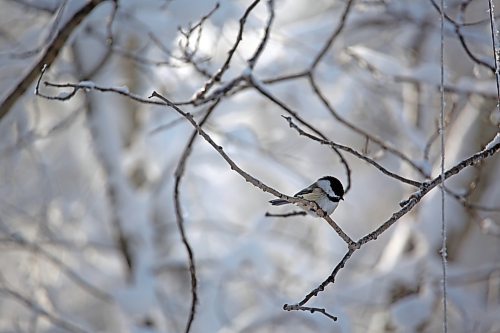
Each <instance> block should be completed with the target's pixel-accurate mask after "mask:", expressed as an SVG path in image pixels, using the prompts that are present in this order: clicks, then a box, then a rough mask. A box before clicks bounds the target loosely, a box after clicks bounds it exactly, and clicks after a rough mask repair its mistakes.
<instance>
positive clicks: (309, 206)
mask: <svg viewBox="0 0 500 333" xmlns="http://www.w3.org/2000/svg"><path fill="white" fill-rule="evenodd" d="M152 97H156V98H159V99H160V100H162V101H163V102H165V104H166V105H167V106H169V107H170V108H172V109H174V110H175V111H176V112H177V113H179V114H180V115H182V116H183V117H184V118H186V119H187V120H188V121H189V122H190V123H191V125H192V126H193V127H194V128H196V130H197V131H198V134H199V135H201V136H202V137H203V139H205V141H207V142H208V143H209V144H210V145H211V146H212V147H213V148H214V149H215V150H216V151H217V152H218V153H219V155H221V156H222V158H223V159H224V160H225V161H226V162H227V163H228V164H229V166H230V167H231V170H233V171H235V172H237V173H238V174H239V175H240V176H242V177H243V178H244V179H245V180H246V181H247V182H249V183H251V184H252V185H254V186H255V187H258V188H259V189H261V190H262V191H264V192H267V193H271V194H273V195H274V196H276V197H278V198H280V199H284V200H286V201H288V202H290V203H300V204H302V205H303V206H304V208H305V210H311V211H313V212H315V213H316V214H317V215H318V216H319V217H321V218H323V219H324V220H325V221H327V222H328V224H330V226H332V228H333V229H334V230H335V231H336V232H337V234H338V235H339V236H340V237H341V238H342V239H343V240H344V242H345V243H346V244H348V246H349V247H351V246H356V245H355V242H354V241H353V240H352V239H351V238H350V237H349V236H348V235H347V234H346V233H345V232H344V231H343V230H342V229H341V228H340V227H339V226H338V225H337V223H335V221H333V220H332V219H331V218H330V217H329V216H328V215H327V214H326V213H325V212H324V211H323V210H322V209H321V208H320V207H319V206H318V204H317V203H316V202H314V201H308V200H305V199H302V198H296V197H290V196H287V195H285V194H283V193H280V192H278V191H277V190H275V189H274V188H272V187H269V186H267V185H266V184H264V183H263V182H261V181H260V180H258V179H257V178H255V177H253V176H252V175H250V174H249V173H247V172H245V171H244V170H243V169H241V168H240V167H239V166H238V165H237V164H236V163H235V162H234V161H233V160H232V159H231V158H230V157H229V156H228V155H227V154H226V152H225V151H224V149H223V147H222V146H219V145H218V144H216V143H215V141H214V140H213V139H212V138H211V137H210V136H209V135H208V134H207V133H206V132H205V131H204V130H203V129H202V128H201V127H200V126H199V125H198V123H196V121H195V120H194V118H193V115H192V114H190V113H187V112H184V111H182V110H181V109H180V108H179V107H178V106H177V105H175V104H174V103H172V102H171V101H169V100H168V99H167V98H166V97H164V96H162V95H160V94H158V93H157V92H156V91H153V93H152V94H151V96H150V98H152Z"/></svg>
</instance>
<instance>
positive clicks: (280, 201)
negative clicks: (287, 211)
mask: <svg viewBox="0 0 500 333" xmlns="http://www.w3.org/2000/svg"><path fill="white" fill-rule="evenodd" d="M269 203H270V204H271V205H273V206H281V205H286V204H288V203H289V202H288V201H286V200H283V199H274V200H271V201H269Z"/></svg>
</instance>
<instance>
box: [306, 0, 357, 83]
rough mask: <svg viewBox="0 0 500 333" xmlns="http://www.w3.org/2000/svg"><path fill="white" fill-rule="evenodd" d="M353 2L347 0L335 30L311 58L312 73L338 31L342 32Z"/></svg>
mask: <svg viewBox="0 0 500 333" xmlns="http://www.w3.org/2000/svg"><path fill="white" fill-rule="evenodd" d="M353 4H354V0H348V1H347V4H346V6H345V8H344V11H343V12H342V16H341V17H340V22H339V24H338V25H337V27H336V28H335V30H334V31H333V33H332V34H331V35H330V38H328V40H327V41H326V43H325V45H323V47H322V48H321V50H320V51H319V53H318V54H317V55H316V57H315V58H314V60H313V62H312V64H311V67H310V73H312V72H313V71H314V69H315V68H316V67H317V66H318V64H319V62H320V61H321V59H323V57H324V56H325V54H326V53H327V52H328V50H329V49H330V48H331V47H332V45H333V42H334V41H335V39H337V37H338V36H339V35H340V33H341V32H342V30H343V29H344V27H345V23H346V21H347V16H348V15H349V13H350V12H351V8H352V5H353Z"/></svg>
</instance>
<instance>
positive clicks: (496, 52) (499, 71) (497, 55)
mask: <svg viewBox="0 0 500 333" xmlns="http://www.w3.org/2000/svg"><path fill="white" fill-rule="evenodd" d="M488 9H489V12H490V28H491V45H492V47H493V59H494V60H495V81H496V84H497V112H500V82H499V81H500V80H499V75H500V68H499V67H500V66H499V62H500V49H499V48H498V41H497V39H496V38H495V35H497V34H498V30H497V26H496V24H495V13H494V5H493V3H492V0H488Z"/></svg>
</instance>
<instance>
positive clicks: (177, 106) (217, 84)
mask: <svg viewBox="0 0 500 333" xmlns="http://www.w3.org/2000/svg"><path fill="white" fill-rule="evenodd" d="M260 2H261V1H260V0H255V1H253V2H252V3H251V4H250V5H249V6H248V7H247V8H246V10H245V11H244V13H243V16H242V17H241V18H240V20H239V29H238V33H237V36H236V40H235V41H234V43H233V44H232V46H231V47H230V49H229V51H228V55H227V57H226V58H225V59H224V62H223V63H222V64H221V65H220V67H219V68H218V69H217V70H215V71H213V72H212V71H210V70H208V69H206V68H204V67H203V66H202V62H203V61H201V60H200V58H197V56H196V55H197V52H198V44H199V40H200V38H202V27H203V23H204V22H205V21H206V20H207V18H209V17H210V15H212V14H213V13H214V12H215V10H216V9H217V8H218V6H216V7H215V8H214V10H212V11H211V12H210V13H208V14H207V15H206V16H204V17H203V18H202V19H201V20H200V22H199V23H198V24H195V25H194V26H192V27H190V28H189V29H185V30H182V32H183V35H184V37H185V38H186V40H185V42H183V43H180V44H179V46H180V48H181V50H182V52H181V54H182V57H180V58H178V59H177V60H181V61H183V62H185V63H188V64H191V65H192V66H193V68H194V69H195V70H196V71H197V72H198V73H199V74H200V75H201V76H202V77H204V78H206V81H205V83H204V84H203V85H202V86H201V88H200V89H198V90H197V91H195V92H194V93H193V97H192V98H191V99H189V100H186V101H172V100H170V99H169V98H167V97H166V96H163V95H161V94H160V93H158V92H153V94H152V95H151V96H150V97H152V98H144V97H141V96H138V95H135V94H133V93H130V92H129V91H128V90H125V89H121V88H114V87H104V86H100V85H97V84H94V83H91V82H80V83H63V84H60V83H53V82H48V81H43V75H44V74H45V69H43V70H42V73H41V75H40V77H39V79H38V82H37V85H36V93H37V95H39V96H41V97H44V98H47V99H50V100H59V101H65V100H69V99H71V98H73V97H74V96H75V95H76V93H77V92H79V91H82V90H83V91H86V90H95V91H99V92H103V93H114V94H120V95H122V96H124V97H125V98H129V99H131V100H134V101H136V102H138V103H147V104H155V105H164V106H166V107H168V108H170V109H172V110H175V112H177V113H178V114H179V115H180V116H181V117H182V118H184V119H185V120H187V121H188V122H189V123H190V124H191V125H192V126H193V128H194V129H195V131H194V132H193V135H192V136H191V138H190V140H189V142H188V144H187V145H186V148H185V150H184V152H183V154H182V158H181V161H180V163H179V167H178V169H177V172H176V187H175V196H174V199H175V204H176V212H177V222H178V227H179V231H180V233H181V235H182V240H183V243H184V245H185V247H186V249H187V252H188V253H189V266H190V272H191V275H190V276H191V286H192V305H191V311H190V316H189V319H188V323H187V326H186V332H188V331H189V330H190V327H191V323H192V321H193V319H194V314H195V309H196V301H197V294H196V285H197V283H196V268H195V261H194V254H193V253H192V250H191V247H190V244H189V241H188V238H187V236H186V233H185V230H184V227H183V218H182V211H181V209H180V180H181V177H182V174H183V170H184V166H185V163H186V161H187V158H188V156H189V154H190V150H191V146H192V144H193V142H194V140H195V138H196V133H197V134H198V135H199V136H201V137H202V138H203V140H205V141H206V142H207V143H208V144H209V145H210V146H211V147H212V148H213V149H214V150H215V151H216V152H217V153H218V154H219V155H220V156H221V158H223V159H224V160H225V161H226V162H227V164H228V165H229V167H230V168H231V170H233V171H234V172H236V173H237V174H239V175H240V176H241V177H242V178H243V179H244V180H245V181H246V182H248V183H250V184H252V185H253V186H254V187H256V188H258V189H260V190H261V191H263V192H266V193H270V194H272V195H274V196H276V197H279V198H282V199H286V200H288V201H289V202H292V203H301V204H304V205H306V206H307V207H308V208H309V209H311V210H313V211H316V212H317V214H318V215H319V216H320V217H321V218H323V219H324V220H325V221H326V222H327V223H328V224H329V225H330V226H332V228H333V229H334V230H335V232H336V233H337V234H338V235H339V237H340V238H341V239H342V240H343V241H344V242H345V243H346V246H347V252H346V253H345V255H344V257H343V258H342V259H341V260H340V262H339V263H338V264H337V265H336V266H335V268H334V269H333V271H332V272H331V274H330V275H329V276H328V277H327V278H326V279H325V280H324V281H323V282H322V283H321V284H320V285H319V286H318V287H317V288H315V289H314V290H312V291H311V292H310V293H309V294H307V295H306V296H305V297H304V298H303V299H302V300H301V301H300V302H298V303H296V304H285V305H284V307H283V308H284V310H287V311H292V310H301V311H310V312H318V313H322V314H323V315H325V316H327V317H329V318H331V319H336V318H335V317H334V316H333V315H331V314H329V313H328V312H327V311H326V310H325V309H323V308H316V307H309V306H306V304H307V303H308V302H309V300H310V299H311V298H312V297H314V296H317V295H318V294H319V293H320V292H322V291H323V290H324V289H325V287H326V286H328V285H329V284H332V283H334V282H335V279H336V277H337V274H338V273H339V272H340V271H341V269H342V268H343V267H344V266H345V265H346V264H347V263H348V261H349V258H351V256H352V255H353V254H354V253H355V252H356V251H357V250H358V249H360V248H361V247H362V246H363V245H364V244H366V243H368V242H370V241H374V240H376V239H377V238H378V237H379V236H380V235H381V234H382V233H383V232H385V231H386V230H387V229H388V228H390V227H391V226H392V225H393V224H394V223H396V222H397V221H398V220H399V219H400V218H401V217H402V216H404V215H405V214H407V213H408V212H409V211H411V210H412V209H413V208H414V207H415V206H416V205H417V204H418V203H419V202H420V200H421V199H422V198H423V197H424V196H425V195H426V194H427V193H428V192H429V191H431V190H432V189H433V188H435V187H436V186H438V185H440V184H441V181H442V180H441V179H440V177H436V178H431V175H430V174H428V173H427V172H426V171H425V170H424V169H423V168H422V167H421V166H420V165H418V164H417V163H415V161H414V159H412V157H411V156H408V155H407V154H406V153H405V152H403V151H401V150H399V149H398V148H396V147H393V146H392V145H391V144H390V143H388V142H385V141H384V140H382V139H380V138H378V137H377V136H376V135H375V134H373V133H370V132H368V131H366V130H364V129H362V128H360V127H358V126H356V124H354V123H352V122H350V121H349V120H348V119H345V118H344V117H342V116H341V115H340V114H339V113H338V112H337V111H336V110H335V109H334V107H333V106H332V105H331V103H330V102H329V101H328V99H327V97H326V96H325V95H324V93H323V91H322V89H321V87H320V85H319V84H318V82H317V79H316V75H317V71H318V68H319V65H320V63H321V62H322V60H323V59H324V57H325V55H326V54H327V53H328V52H329V51H330V50H331V49H332V47H333V45H334V43H335V41H336V40H337V38H338V37H339V36H340V35H341V34H342V32H343V30H344V29H345V26H346V24H347V21H348V19H349V15H350V13H351V12H352V11H353V8H354V1H353V0H349V1H347V2H346V4H345V7H344V9H343V11H342V13H341V14H340V18H339V20H338V23H337V24H336V25H335V26H334V28H333V30H332V32H331V34H330V35H329V37H328V39H327V40H326V41H325V43H324V45H323V46H322V47H321V49H320V50H319V52H318V53H317V54H316V55H315V56H314V57H312V61H311V63H310V64H309V65H308V66H306V68H305V69H304V70H299V71H297V72H296V73H294V74H290V75H284V76H281V77H276V78H268V79H259V78H258V77H257V76H256V74H255V73H254V72H253V71H254V68H255V67H256V66H257V64H258V61H259V57H260V56H261V55H262V54H263V52H265V49H266V45H267V43H268V41H269V39H270V36H271V34H272V24H273V20H274V16H275V10H274V1H272V0H269V1H267V11H268V18H267V21H266V23H265V25H264V28H263V30H264V33H263V37H262V38H261V40H260V42H259V43H258V45H257V47H256V48H255V50H254V52H253V55H252V56H251V57H250V58H249V59H248V60H247V67H246V68H245V69H244V70H242V71H241V73H240V74H239V75H235V76H234V77H232V78H229V79H226V81H223V77H224V75H225V74H226V73H227V72H228V69H229V68H230V66H231V63H232V61H233V57H234V54H235V53H236V51H237V50H238V48H239V47H240V42H241V40H242V38H243V35H244V31H245V26H246V22H247V19H248V17H249V16H250V15H251V13H252V11H253V10H254V8H255V7H256V6H257V5H258V4H259V3H260ZM448 20H449V21H450V22H451V23H452V24H454V25H455V24H456V22H454V21H452V20H450V19H448ZM194 32H197V33H198V35H197V37H196V38H195V44H194V46H192V44H190V43H189V40H190V38H191V37H192V34H193V33H194ZM457 34H458V37H459V38H460V40H461V41H462V40H463V35H462V34H461V33H460V29H459V28H457ZM150 38H151V39H153V40H156V41H157V43H156V44H157V45H158V47H162V46H161V43H159V41H158V39H157V38H156V37H155V36H154V35H151V34H150ZM462 45H464V48H465V50H466V51H467V50H469V48H468V46H467V44H466V43H465V42H464V41H462ZM165 53H166V54H169V55H170V54H171V53H170V51H169V50H166V49H165ZM467 53H468V54H469V55H470V56H471V59H473V60H474V61H477V59H476V57H475V56H473V55H471V53H470V52H467ZM478 63H480V64H482V65H484V66H488V64H487V63H482V62H478ZM302 78H306V79H307V80H308V82H309V86H310V88H311V91H312V93H313V94H314V96H315V97H316V98H317V99H318V100H319V101H320V102H321V104H322V105H323V107H324V109H325V110H326V111H327V112H328V114H330V115H331V116H332V117H333V119H335V120H336V121H338V122H339V123H340V124H342V125H343V126H345V127H346V128H348V129H350V130H352V131H353V132H354V133H357V134H358V135H360V136H362V137H363V138H365V139H366V141H367V142H372V143H374V144H376V145H378V146H379V147H380V148H381V149H383V150H385V151H387V152H388V153H391V154H392V155H394V156H396V157H397V158H398V159H400V160H401V161H402V162H403V163H405V164H407V165H408V166H410V167H411V168H412V169H413V170H414V171H415V173H416V174H418V175H419V176H420V177H421V178H422V179H423V180H414V179H410V178H407V177H404V176H402V175H399V174H397V173H395V172H393V171H391V170H388V169H387V168H386V167H384V166H382V165H381V164H380V163H378V162H377V161H376V160H375V159H372V158H370V157H368V156H366V154H364V153H362V152H359V151H357V150H356V149H354V148H352V147H348V146H344V145H340V144H338V143H336V142H334V141H333V140H331V139H330V138H328V136H327V135H326V134H324V133H322V132H321V131H320V130H319V129H317V127H316V126H315V125H314V124H312V123H311V122H309V121H308V120H307V119H306V118H305V117H304V116H303V115H302V114H301V112H299V111H296V110H293V109H292V108H291V107H290V106H288V105H287V104H286V103H285V102H283V101H282V100H280V99H279V98H278V97H277V96H275V95H274V94H272V93H271V92H270V91H269V89H268V85H271V84H275V83H279V82H284V81H293V80H298V79H302ZM42 82H43V84H44V85H45V86H48V87H52V88H57V89H70V91H69V93H65V94H59V95H54V96H52V95H48V94H44V93H42V92H41V89H40V85H41V84H42ZM250 89H251V90H253V91H255V92H257V93H258V94H259V95H260V96H262V97H263V98H265V99H266V100H269V101H270V102H272V103H273V105H275V106H277V107H278V109H279V110H280V112H285V113H286V114H287V116H284V118H285V119H286V121H287V123H288V125H289V126H290V127H291V128H292V129H294V130H296V131H297V132H298V134H299V135H301V136H304V137H306V138H308V139H310V140H313V141H315V142H318V143H319V144H321V145H327V146H329V147H330V148H331V149H332V151H333V152H334V153H335V154H336V155H337V156H338V157H339V159H340V161H341V163H342V164H343V166H344V169H345V172H346V178H347V187H346V189H347V190H349V189H350V188H351V168H350V166H349V164H348V162H347V160H346V159H345V158H344V156H343V153H347V154H351V155H352V156H354V157H355V158H358V159H360V160H363V161H364V162H367V163H369V164H370V165H372V166H374V167H375V168H376V169H377V170H378V171H380V172H381V173H382V174H384V175H386V176H388V177H390V178H392V179H394V180H397V181H399V182H402V183H404V184H406V185H410V186H412V187H414V188H416V189H417V191H416V192H415V193H413V194H412V195H411V196H409V197H408V198H407V199H406V200H404V201H403V202H402V203H401V209H400V210H398V211H396V212H394V213H393V214H392V216H391V217H390V218H389V219H387V220H386V221H384V222H383V223H382V224H381V225H380V226H379V227H378V228H377V229H376V230H374V231H372V232H371V233H369V234H367V235H366V236H364V237H362V238H360V239H359V240H357V241H355V240H353V239H352V238H351V237H349V235H347V234H346V233H345V232H344V231H343V230H342V229H341V228H340V227H339V226H338V224H337V223H336V222H335V221H334V220H332V219H331V217H329V216H328V215H326V214H325V213H324V212H323V211H322V210H321V209H320V208H319V207H318V206H317V205H316V204H315V203H314V202H308V201H306V200H304V199H301V198H295V197H291V196H288V195H286V194H283V193H281V192H280V191H279V190H278V189H275V188H273V187H270V186H269V185H267V184H265V183H263V182H262V181H261V180H259V179H258V178H256V177H255V176H253V175H251V174H250V173H248V172H247V171H245V170H244V169H242V168H241V167H240V166H239V165H237V164H236V163H235V162H234V161H233V160H232V158H231V157H230V156H229V155H228V154H227V153H226V152H225V150H224V147H222V146H220V145H219V144H217V143H216V142H215V140H214V139H213V138H212V137H211V135H210V134H209V133H208V132H207V131H205V130H204V129H203V127H202V126H203V123H204V122H205V120H206V119H207V118H208V116H209V114H211V113H212V112H213V110H215V108H216V107H217V106H218V102H219V101H220V100H222V99H224V98H229V97H230V96H233V95H236V94H238V93H239V92H241V91H243V90H250ZM209 103H212V105H211V106H210V110H209V112H208V113H207V114H206V115H205V117H204V118H203V120H202V121H200V122H197V121H196V120H195V118H194V117H193V115H192V114H191V113H188V112H186V111H184V110H183V109H182V106H183V105H191V106H194V107H198V106H203V105H206V104H209ZM499 149H500V143H498V142H494V143H493V144H492V145H490V146H489V147H487V148H486V149H484V150H482V151H480V152H478V153H476V154H474V155H472V156H470V157H469V158H467V159H465V160H463V161H461V162H460V163H458V164H456V165H455V166H453V167H451V168H449V169H448V170H447V171H446V172H445V179H448V178H450V177H452V176H453V175H455V174H457V173H459V172H460V171H461V170H463V169H464V168H466V167H469V166H473V165H477V164H478V163H480V162H482V161H483V160H486V159H487V158H488V157H490V156H492V155H493V154H495V153H496V152H497V151H498V150H499ZM456 198H457V199H459V200H460V199H462V201H463V197H460V196H456Z"/></svg>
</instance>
